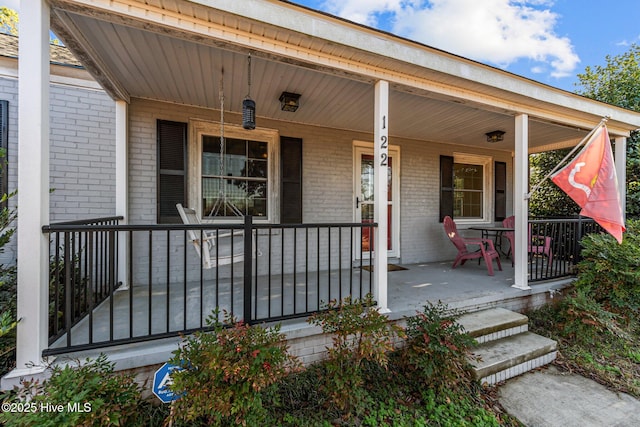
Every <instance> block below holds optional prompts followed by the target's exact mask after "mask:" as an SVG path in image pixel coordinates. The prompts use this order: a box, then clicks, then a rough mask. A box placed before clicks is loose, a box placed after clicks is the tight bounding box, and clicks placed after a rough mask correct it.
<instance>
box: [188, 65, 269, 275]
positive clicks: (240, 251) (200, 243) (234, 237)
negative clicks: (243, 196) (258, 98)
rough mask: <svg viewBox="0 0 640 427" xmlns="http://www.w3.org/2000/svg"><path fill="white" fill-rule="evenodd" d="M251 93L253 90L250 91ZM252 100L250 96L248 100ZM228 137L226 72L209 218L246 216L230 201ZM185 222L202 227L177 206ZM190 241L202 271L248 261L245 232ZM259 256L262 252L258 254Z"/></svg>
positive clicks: (197, 234) (199, 234)
mask: <svg viewBox="0 0 640 427" xmlns="http://www.w3.org/2000/svg"><path fill="white" fill-rule="evenodd" d="M250 76H251V58H250V57H249V88H251V77H250ZM249 90H251V89H249ZM247 97H248V96H247ZM225 152H226V146H225V137H224V70H222V72H221V76H220V162H219V180H220V185H219V190H218V198H217V199H216V202H215V203H214V205H213V207H212V208H211V211H210V212H209V214H208V215H207V217H209V218H215V217H216V216H218V214H219V213H220V212H222V213H223V214H224V213H226V212H230V213H232V214H233V215H235V216H238V217H243V216H244V214H243V213H242V211H240V209H238V207H237V206H236V205H234V204H233V203H232V202H230V201H229V200H228V199H227V194H226V182H225V179H224V176H225V158H224V156H225ZM176 209H177V210H178V213H179V214H180V218H181V219H182V222H183V223H184V224H187V225H196V224H197V225H199V224H201V221H200V218H199V217H198V215H197V213H196V211H195V210H194V209H191V208H185V207H183V206H182V204H180V203H178V204H176ZM187 233H188V235H189V240H190V241H191V243H192V244H193V247H194V248H195V250H196V253H197V254H198V257H199V258H200V259H201V260H202V268H205V269H210V268H214V267H218V266H221V265H229V264H232V263H236V262H242V261H244V230H236V231H228V230H223V231H217V232H206V231H204V230H202V231H200V230H188V231H187ZM252 242H253V247H254V248H255V247H256V239H255V234H253V236H252ZM257 255H258V256H260V255H261V252H260V251H259V250H258V251H257Z"/></svg>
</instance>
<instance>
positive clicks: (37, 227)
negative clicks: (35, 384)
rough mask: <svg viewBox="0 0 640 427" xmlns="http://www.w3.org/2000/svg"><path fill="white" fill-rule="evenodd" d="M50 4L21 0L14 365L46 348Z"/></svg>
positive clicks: (37, 360) (20, 366)
mask: <svg viewBox="0 0 640 427" xmlns="http://www.w3.org/2000/svg"><path fill="white" fill-rule="evenodd" d="M49 14H50V10H49V6H48V4H47V2H46V1H45V0H37V1H33V0H27V1H25V0H23V1H22V2H21V8H20V48H19V60H18V66H19V74H18V78H19V81H18V82H19V85H18V102H19V108H18V134H19V137H18V206H19V208H18V209H19V210H18V223H19V224H18V232H17V234H18V319H20V321H19V322H18V335H17V337H18V339H17V341H18V342H17V348H16V351H17V358H16V359H17V360H16V362H17V367H16V369H17V370H18V371H20V370H24V372H25V373H28V372H34V371H37V370H38V369H35V370H29V369H27V365H28V364H30V363H34V364H36V365H41V363H42V362H41V361H42V351H43V350H44V349H45V348H46V347H47V345H48V342H47V341H48V327H47V325H48V321H49V316H48V313H49V304H48V298H49V284H48V281H49V236H48V235H46V234H44V233H43V232H42V226H43V225H46V224H48V223H49Z"/></svg>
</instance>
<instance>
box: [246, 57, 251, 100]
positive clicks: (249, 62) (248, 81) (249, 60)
mask: <svg viewBox="0 0 640 427" xmlns="http://www.w3.org/2000/svg"><path fill="white" fill-rule="evenodd" d="M247 69H248V72H247V83H248V86H249V93H247V98H251V54H249V58H248V59H247Z"/></svg>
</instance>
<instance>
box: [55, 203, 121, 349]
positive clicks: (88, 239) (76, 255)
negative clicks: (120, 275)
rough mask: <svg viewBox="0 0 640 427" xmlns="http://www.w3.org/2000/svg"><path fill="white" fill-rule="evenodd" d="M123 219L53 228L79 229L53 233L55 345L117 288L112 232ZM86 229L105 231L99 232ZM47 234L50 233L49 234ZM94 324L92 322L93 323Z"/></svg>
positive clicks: (115, 243) (95, 220) (86, 222)
mask: <svg viewBox="0 0 640 427" xmlns="http://www.w3.org/2000/svg"><path fill="white" fill-rule="evenodd" d="M120 220H122V217H115V216H114V217H108V218H97V219H89V220H83V221H69V222H64V223H59V224H56V225H54V226H51V227H57V226H67V227H72V228H76V230H75V231H70V232H67V233H53V234H51V240H50V256H49V337H50V340H51V341H54V340H56V339H58V338H60V337H61V336H62V335H64V334H65V333H67V332H68V331H70V330H71V328H73V327H74V326H75V325H76V324H77V323H78V322H79V321H81V320H82V319H84V318H85V317H86V316H87V314H89V315H90V314H91V312H92V310H93V308H95V307H96V306H97V305H99V304H101V303H102V302H103V301H105V300H106V299H107V298H108V297H109V296H110V295H111V294H112V292H113V291H114V289H115V288H116V287H117V283H116V280H115V279H116V275H115V272H116V271H117V262H118V258H117V257H116V256H115V253H116V247H117V244H118V242H117V237H118V236H117V235H116V234H115V233H114V232H113V231H110V230H109V228H112V227H113V226H116V225H118V223H119V221H120ZM86 226H96V227H102V228H103V229H102V230H100V231H98V232H95V231H88V230H85V229H84V227H86ZM45 231H46V230H45ZM90 320H91V319H90Z"/></svg>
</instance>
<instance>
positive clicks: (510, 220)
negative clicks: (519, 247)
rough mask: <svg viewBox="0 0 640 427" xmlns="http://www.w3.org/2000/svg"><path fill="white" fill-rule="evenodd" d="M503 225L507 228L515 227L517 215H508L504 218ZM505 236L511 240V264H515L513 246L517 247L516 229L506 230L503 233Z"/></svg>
mask: <svg viewBox="0 0 640 427" xmlns="http://www.w3.org/2000/svg"><path fill="white" fill-rule="evenodd" d="M502 226H503V227H507V228H515V226H516V217H515V216H513V215H512V216H508V217H506V218H505V219H503V220H502ZM502 235H503V236H504V237H506V238H507V240H508V241H509V252H507V253H508V254H509V255H510V256H511V265H512V266H513V248H515V244H516V233H515V231H505V232H504V233H502Z"/></svg>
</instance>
